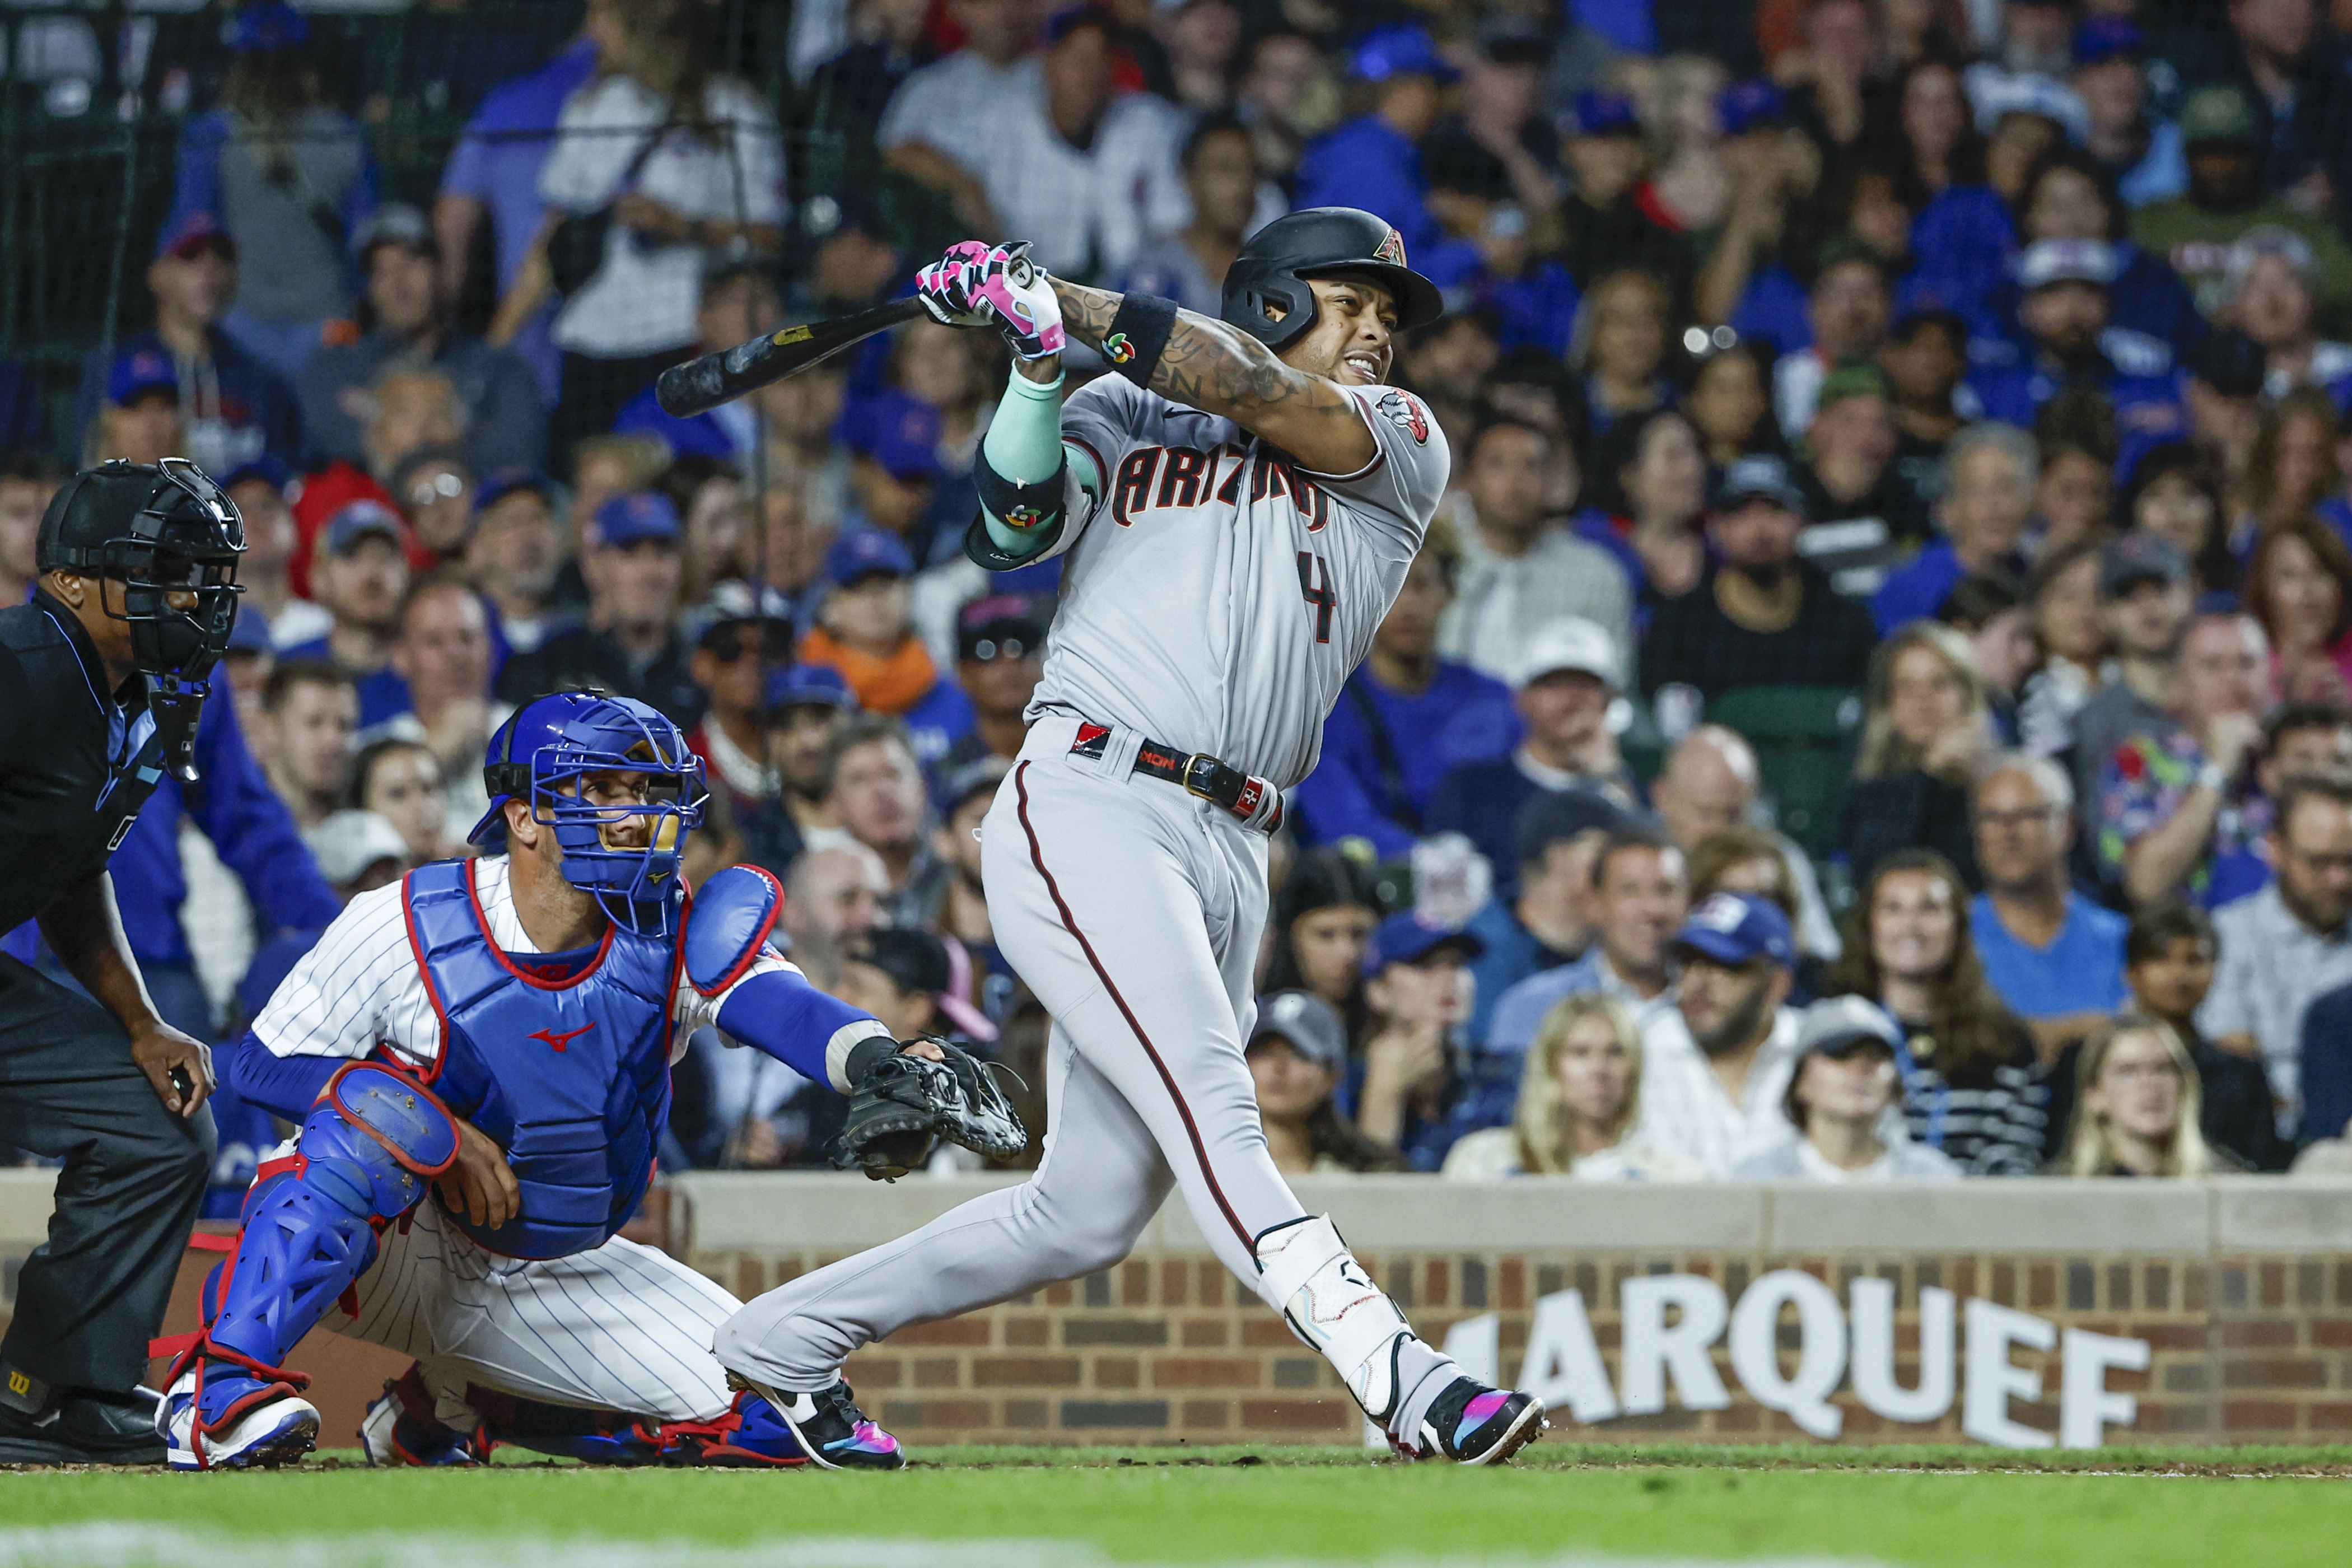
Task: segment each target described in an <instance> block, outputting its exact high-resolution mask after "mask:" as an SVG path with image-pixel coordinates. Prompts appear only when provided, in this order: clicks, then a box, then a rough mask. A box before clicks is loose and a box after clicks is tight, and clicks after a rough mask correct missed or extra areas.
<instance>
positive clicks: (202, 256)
mask: <svg viewBox="0 0 2352 1568" xmlns="http://www.w3.org/2000/svg"><path fill="white" fill-rule="evenodd" d="M236 289H237V266H236V241H235V240H233V239H231V238H230V237H228V233H227V231H226V229H223V228H222V227H220V226H219V225H218V223H217V222H216V220H215V218H213V217H212V216H210V215H207V214H204V213H194V214H190V215H189V216H185V217H184V218H182V219H181V220H180V222H179V223H178V224H177V225H176V226H167V227H166V228H165V229H164V231H163V235H162V236H161V237H160V240H159V243H158V245H157V249H156V256H155V259H154V260H153V261H152V262H151V263H149V264H148V268H147V291H148V293H150V294H151V295H152V296H153V297H154V300H155V319H154V325H153V327H152V329H151V330H149V331H143V332H140V333H137V334H135V335H133V336H131V337H129V338H126V339H123V340H122V341H121V342H119V343H117V344H115V345H114V352H115V354H116V357H117V360H119V359H120V358H121V356H123V355H127V354H135V353H158V354H161V355H163V360H164V363H168V364H170V365H171V366H172V367H173V373H174V378H175V383H176V390H177V391H178V392H179V394H180V419H181V425H182V428H183V429H184V430H185V432H186V445H185V447H184V448H183V450H182V453H181V455H182V456H184V457H186V458H189V459H190V460H191V461H193V462H194V464H195V465H196V466H197V467H198V468H202V469H204V470H205V472H206V473H208V474H214V475H219V474H225V473H227V472H229V471H230V470H232V469H234V468H240V467H242V466H243V465H245V464H247V463H250V462H253V461H255V460H257V459H258V458H269V459H270V460H272V461H273V462H277V463H279V464H282V465H286V466H288V467H291V466H292V465H293V464H296V463H299V462H300V461H302V459H303V456H304V441H303V437H304V431H303V429H302V417H301V411H300V409H299V406H298V405H297V404H296V402H295V399H294V395H293V393H292V392H291V391H289V389H288V387H287V384H286V383H285V382H284V381H283V380H282V379H280V378H279V376H278V373H277V372H276V371H275V370H273V369H271V368H270V367H269V365H268V364H267V363H264V362H263V361H262V360H260V359H258V358H257V357H255V356H254V355H253V354H251V353H247V351H246V350H245V349H244V348H242V347H240V346H239V345H238V343H237V342H236V339H235V338H232V337H230V336H229V335H228V334H227V333H226V332H225V331H221V327H220V322H221V319H222V318H223V317H224V316H226V315H227V314H228V310H229V302H230V300H232V299H233V298H235V296H236ZM112 363H114V362H112V361H109V360H108V359H106V358H105V357H104V356H103V355H100V354H98V353H92V354H90V355H89V357H88V358H87V359H86V360H84V361H83V363H82V375H81V389H80V391H79V394H78V395H77V396H76V397H75V400H74V414H75V422H76V423H77V424H78V425H87V424H88V423H89V421H90V419H91V417H92V416H95V415H96V414H97V412H98V409H99V404H100V398H101V397H102V396H103V395H104V391H105V383H106V376H107V372H108V371H109V370H110V368H111V365H112ZM109 401H113V400H112V399H109ZM239 564H240V565H242V564H243V563H241V562H240V563H239Z"/></svg>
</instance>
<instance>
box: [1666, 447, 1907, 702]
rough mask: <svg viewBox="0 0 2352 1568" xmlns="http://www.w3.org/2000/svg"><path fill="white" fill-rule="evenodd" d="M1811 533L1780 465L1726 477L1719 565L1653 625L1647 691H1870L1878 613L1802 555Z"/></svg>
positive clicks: (1747, 468) (1753, 462)
mask: <svg viewBox="0 0 2352 1568" xmlns="http://www.w3.org/2000/svg"><path fill="white" fill-rule="evenodd" d="M1804 526H1805V498H1804V493H1803V492H1802V491H1801V490H1800V489H1798V488H1797V486H1796V483H1795V481H1794V480H1793V479H1791V478H1790V473H1789V468H1788V465H1787V464H1786V463H1784V462H1782V461H1781V460H1780V458H1741V459H1740V460H1739V461H1738V462H1736V463H1734V464H1732V465H1731V467H1729V468H1727V469H1725V470H1724V474H1723V479H1722V480H1721V481H1720V482H1719V483H1718V484H1717V487H1716V493H1715V506H1714V510H1713V512H1712V514H1711V515H1710V516H1709V517H1708V519H1707V525H1706V532H1707V541H1708V542H1709V543H1710V544H1711V545H1713V546H1714V552H1715V560H1714V562H1713V563H1710V565H1709V566H1708V568H1707V571H1706V575H1705V576H1704V577H1703V578H1701V579H1700V582H1699V585H1698V586H1697V587H1696V588H1695V589H1693V590H1692V591H1691V592H1689V593H1687V594H1685V595H1683V596H1682V597H1680V598H1678V599H1670V600H1668V601H1667V602H1666V603H1664V604H1663V605H1659V606H1658V609H1657V611H1656V613H1655V614H1654V616H1652V617H1651V620H1650V629H1649V632H1648V634H1647V635H1646V636H1645V637H1643V640H1642V659H1641V668H1642V686H1643V690H1645V691H1647V692H1649V693H1651V694H1653V695H1654V694H1655V693H1656V692H1657V690H1658V689H1659V688H1661V687H1664V686H1670V685H1671V686H1688V687H1691V688H1693V689H1696V691H1698V692H1699V694H1700V695H1701V696H1702V697H1713V696H1717V695H1718V694H1720V693H1722V692H1725V691H1729V690H1733V689H1737V688H1739V687H1743V686H1859V685H1861V684H1862V680H1863V676H1864V672H1865V670H1866V669H1867V668H1868V665H1869V662H1870V650H1871V647H1872V646H1873V645H1874V643H1876V642H1877V640H1878V637H1877V633H1876V632H1875V631H1874V629H1873V628H1872V626H1871V622H1870V612H1869V611H1868V610H1867V609H1865V608H1864V607H1863V606H1862V605H1858V604H1856V603H1854V602H1853V600H1851V599H1847V598H1844V597H1843V596H1842V595H1839V594H1838V592H1837V591H1836V590H1835V589H1834V588H1832V587H1831V586H1830V581H1829V579H1828V578H1827V577H1826V576H1824V575H1822V573H1821V572H1820V571H1818V570H1817V569H1815V568H1814V567H1812V566H1811V565H1810V564H1808V563H1806V562H1805V561H1804V560H1803V558H1802V557H1801V555H1800V554H1799V552H1798V549H1797V542H1798V538H1799V536H1800V535H1801V533H1802V531H1803V530H1804Z"/></svg>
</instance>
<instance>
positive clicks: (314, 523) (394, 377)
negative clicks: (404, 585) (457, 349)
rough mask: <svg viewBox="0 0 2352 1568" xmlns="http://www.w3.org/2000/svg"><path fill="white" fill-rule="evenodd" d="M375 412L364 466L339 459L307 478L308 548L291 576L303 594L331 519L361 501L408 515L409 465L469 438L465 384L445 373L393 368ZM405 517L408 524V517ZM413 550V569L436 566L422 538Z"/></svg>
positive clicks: (298, 512)
mask: <svg viewBox="0 0 2352 1568" xmlns="http://www.w3.org/2000/svg"><path fill="white" fill-rule="evenodd" d="M368 409H369V417H368V420H367V423H366V426H365V427H364V428H363V430H362V433H361V437H360V444H361V447H362V451H363V453H364V457H363V458H362V461H361V462H359V463H356V464H355V463H352V462H350V461H348V460H346V459H344V458H336V459H334V460H333V461H331V462H330V463H329V464H328V465H327V466H326V467H325V468H322V469H320V471H319V472H317V473H315V474H312V475H310V477H308V478H307V479H304V480H303V481H302V488H301V489H300V490H299V492H298V493H297V494H296V496H295V498H294V503H293V504H294V525H295V528H296V530H297V531H298V532H299V534H300V543H299V545H298V546H297V547H296V549H295V552H294V560H293V562H292V563H291V564H290V566H289V571H290V573H291V574H292V580H293V583H294V586H295V588H296V590H297V591H298V592H308V591H309V587H310V563H311V559H312V555H313V552H315V551H316V550H317V549H318V543H319V533H320V530H321V529H323V528H324V527H325V526H326V524H327V522H328V521H329V520H331V518H333V517H334V515H335V514H336V513H337V512H339V511H341V510H342V509H343V508H344V507H346V506H348V505H349V504H351V503H352V501H355V500H367V501H373V502H375V503H376V504H377V505H379V506H383V507H386V508H389V509H390V510H393V511H395V512H399V511H401V504H400V501H399V500H398V499H397V498H395V497H394V494H393V492H392V489H391V485H392V482H393V478H394V475H395V474H397V473H398V472H399V471H400V467H401V465H402V464H403V463H404V462H406V461H407V460H408V459H409V458H411V457H413V456H414V455H415V454H416V453H418V452H421V451H425V450H427V449H429V448H445V447H454V446H457V444H458V442H459V441H460V440H461V439H462V438H463V437H464V436H465V431H466V410H465V405H463V404H461V403H459V402H458V400H457V384H455V383H454V382H452V381H451V380H450V379H449V378H448V377H447V376H446V375H443V374H441V373H440V372H439V371H437V370H425V369H418V368H412V367H409V366H405V365H401V364H394V365H392V366H390V367H389V368H387V369H386V370H385V371H384V372H383V374H381V375H379V376H377V377H376V380H375V384H374V385H373V388H372V389H371V398H370V401H369V404H368ZM402 515H403V518H404V520H405V515H406V514H405V513H403V514H402ZM406 548H407V551H408V561H409V564H410V565H412V566H414V567H415V568H416V569H417V570H418V571H420V572H421V571H425V570H427V569H429V568H430V567H431V566H432V565H433V564H434V558H433V556H432V554H431V552H428V551H426V550H425V547H424V546H423V545H421V544H419V543H418V542H416V540H415V537H414V536H410V537H409V538H408V539H407V541H406Z"/></svg>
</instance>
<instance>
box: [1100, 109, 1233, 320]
mask: <svg viewBox="0 0 2352 1568" xmlns="http://www.w3.org/2000/svg"><path fill="white" fill-rule="evenodd" d="M1177 166H1178V167H1179V168H1180V169H1181V171H1182V173H1183V180H1184V194H1185V195H1186V196H1187V197H1188V198H1190V200H1191V202H1192V221H1191V222H1189V223H1187V224H1186V225H1185V226H1183V227H1182V228H1181V229H1177V230H1175V231H1174V232H1172V233H1169V234H1164V235H1161V236H1160V237H1156V238H1155V239H1154V240H1153V241H1152V242H1151V243H1150V244H1147V245H1145V246H1144V247H1142V248H1141V249H1139V250H1138V251H1137V252H1136V253H1135V256H1134V258H1132V259H1131V260H1129V262H1128V264H1127V272H1126V276H1125V278H1124V279H1123V280H1122V281H1121V282H1120V283H1119V285H1118V288H1119V291H1120V292H1121V293H1128V294H1135V293H1141V294H1156V295H1158V296H1160V298H1161V299H1163V300H1175V301H1176V303H1178V304H1179V305H1181V306H1182V307H1183V308H1184V309H1186V310H1196V311H1198V312H1200V313H1201V314H1202V315H1204V316H1213V315H1215V314H1216V313H1217V312H1218V310H1220V309H1221V308H1222V303H1223V285H1224V280H1225V269H1226V268H1229V267H1231V266H1232V265H1233V264H1234V258H1235V257H1236V256H1239V255H1240V254H1241V250H1242V241H1244V240H1245V239H1247V238H1248V237H1250V236H1251V234H1252V233H1254V232H1255V230H1256V229H1257V228H1258V226H1259V224H1260V221H1261V220H1260V218H1259V216H1258V206H1259V184H1258V166H1257V153H1256V149H1255V145H1254V144H1253V142H1252V141H1251V138H1250V132H1249V127H1248V126H1246V125H1244V124H1243V123H1242V122H1241V121H1238V120H1236V119H1234V118H1233V117H1232V116H1231V115H1227V114H1211V115H1208V116H1205V117H1203V118H1202V121H1200V123H1198V124H1196V125H1194V126H1193V127H1192V133H1191V134H1190V135H1188V136H1186V137H1185V139H1184V147H1183V151H1182V152H1181V153H1180V154H1179V155H1178V157H1177Z"/></svg>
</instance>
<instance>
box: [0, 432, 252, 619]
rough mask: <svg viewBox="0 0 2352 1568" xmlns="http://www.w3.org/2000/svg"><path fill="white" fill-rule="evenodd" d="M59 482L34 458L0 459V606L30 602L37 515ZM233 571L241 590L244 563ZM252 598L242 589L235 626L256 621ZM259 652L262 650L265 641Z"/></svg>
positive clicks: (53, 469) (46, 463)
mask: <svg viewBox="0 0 2352 1568" xmlns="http://www.w3.org/2000/svg"><path fill="white" fill-rule="evenodd" d="M64 477H65V476H64V475H63V474H61V473H60V472H59V471H58V466H57V464H56V463H55V462H54V461H52V460H51V459H50V458H48V457H47V456H46V455H44V454H42V453H39V452H16V453H12V454H10V455H8V456H7V457H5V458H0V606H5V605H21V604H23V603H25V602H26V600H28V599H30V598H31V597H32V596H33V584H34V582H35V581H36V580H37V578H38V577H39V576H40V571H39V566H38V552H37V545H38V543H39V541H40V533H41V514H42V513H44V512H46V511H47V510H49V498H50V497H51V496H54V495H56V494H57V493H58V485H59V484H61V483H63V482H64ZM224 488H226V487H224ZM253 526H254V525H253V523H252V521H250V520H248V521H247V524H246V528H247V545H246V552H247V556H250V555H251V553H252V551H253V544H252V542H251V537H250V536H251V532H252V529H253ZM237 566H238V568H239V572H238V577H239V580H240V581H239V584H238V585H239V586H244V584H243V581H242V579H243V576H244V573H243V567H244V566H245V559H244V558H242V557H241V558H239V560H238V562H237ZM254 598H255V595H253V594H252V592H251V590H250V589H248V590H247V597H246V599H245V602H244V604H243V605H242V606H241V608H242V610H243V612H244V613H243V614H242V615H240V616H238V619H239V620H245V619H247V618H257V616H256V609H255V604H254ZM261 613H262V614H267V612H266V611H264V612H261ZM262 646H263V647H268V639H267V638H266V637H265V638H264V639H263V643H262Z"/></svg>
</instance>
